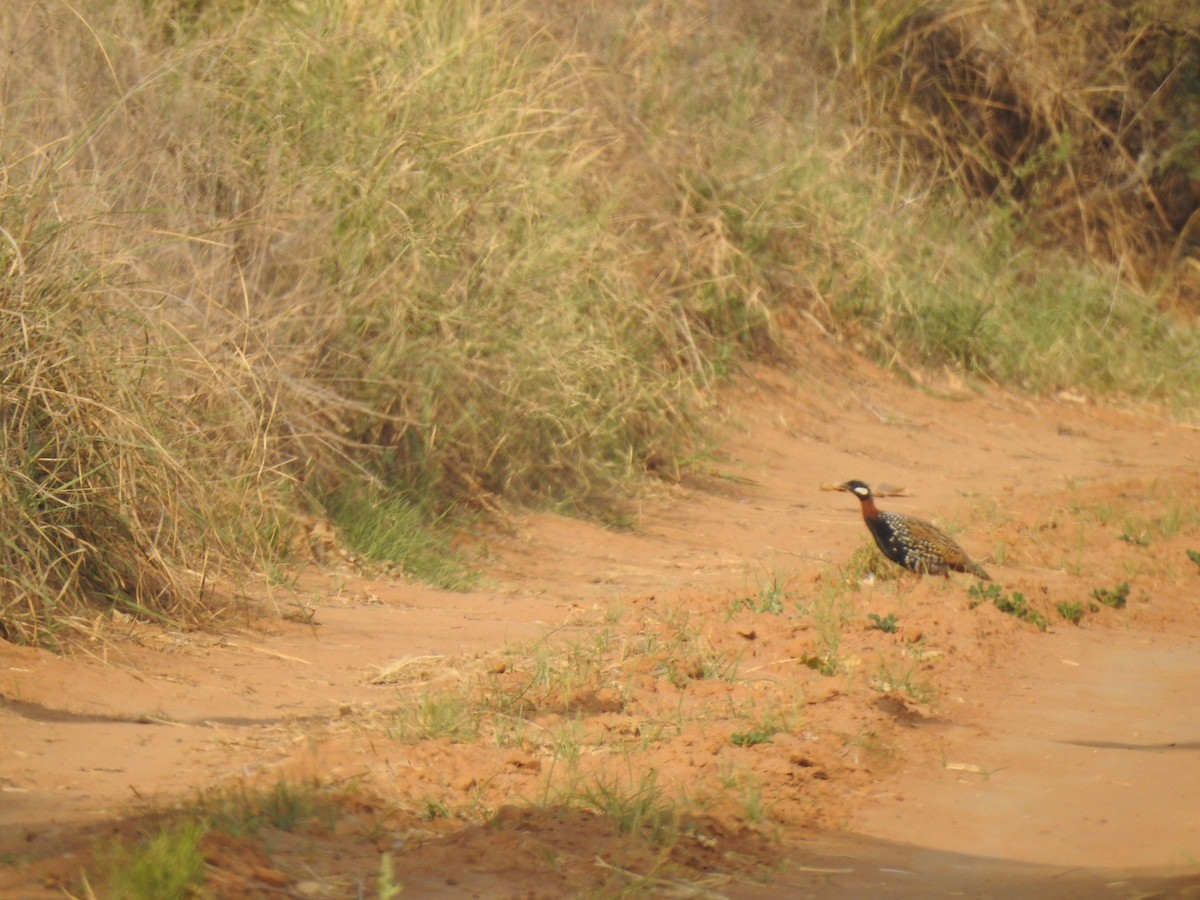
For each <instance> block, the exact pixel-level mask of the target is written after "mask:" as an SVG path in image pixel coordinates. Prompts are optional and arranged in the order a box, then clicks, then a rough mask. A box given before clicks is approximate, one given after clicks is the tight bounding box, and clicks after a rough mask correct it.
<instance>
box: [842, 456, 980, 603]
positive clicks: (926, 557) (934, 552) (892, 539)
mask: <svg viewBox="0 0 1200 900" xmlns="http://www.w3.org/2000/svg"><path fill="white" fill-rule="evenodd" d="M838 489H839V490H843V491H849V492H850V493H852V494H854V496H856V497H858V499H859V501H860V502H861V503H862V515H863V521H864V522H866V523H867V528H869V529H870V531H871V536H872V537H873V538H875V543H876V544H878V545H879V549H880V550H882V551H883V555H884V556H886V557H887V558H888V559H890V560H891V561H892V562H894V563H897V564H899V565H901V566H903V567H904V568H906V569H908V570H909V571H910V572H916V573H917V574H918V575H944V576H945V577H946V578H949V577H950V572H951V571H954V572H964V573H966V574H968V575H975V576H977V577H979V578H982V579H983V580H984V581H991V580H992V576H991V575H989V574H988V573H987V572H986V571H984V569H983V567H982V566H981V565H979V563H977V562H975V560H973V559H971V557H969V556H967V554H966V552H965V551H964V550H963V548H962V547H960V546H958V544H956V543H955V542H954V539H953V538H951V537H950V536H949V535H947V534H945V533H943V532H942V531H940V530H939V529H938V528H936V527H934V526H933V525H931V524H930V523H929V522H926V521H925V520H924V519H918V518H915V517H913V516H906V515H903V514H901V513H894V512H882V511H881V510H880V509H879V508H878V507H877V506H876V505H875V495H874V494H872V493H871V489H870V488H869V487H867V485H865V484H863V483H862V482H861V481H858V480H857V479H855V480H853V481H847V482H845V483H843V484H839V485H838Z"/></svg>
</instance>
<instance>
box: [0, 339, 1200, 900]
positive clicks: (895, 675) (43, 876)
mask: <svg viewBox="0 0 1200 900" xmlns="http://www.w3.org/2000/svg"><path fill="white" fill-rule="evenodd" d="M805 352H807V351H805ZM809 355H810V357H814V358H812V359H811V361H810V362H809V363H808V364H806V367H805V369H804V371H803V372H802V373H799V374H796V373H793V374H782V373H779V372H776V371H772V370H765V369H762V370H755V371H751V372H748V373H746V374H745V375H744V376H743V377H741V378H740V379H739V381H738V383H737V384H736V385H734V386H731V387H729V388H727V389H725V390H724V391H723V392H722V394H721V397H720V400H719V404H715V405H714V408H713V410H712V412H711V415H712V416H713V417H714V421H715V422H716V424H717V425H718V426H719V430H720V433H721V434H723V435H724V441H723V443H722V444H721V445H720V446H719V447H717V448H715V449H714V451H713V453H712V454H711V455H710V456H709V457H708V458H707V459H706V460H705V461H704V462H701V463H699V464H697V465H696V466H694V467H693V469H692V470H690V471H689V472H687V473H686V474H685V476H684V479H683V481H682V482H681V483H680V484H678V485H665V486H663V487H662V488H661V489H657V490H655V491H653V492H652V493H651V495H650V496H648V497H647V498H646V499H644V500H643V501H641V503H640V504H639V505H638V508H637V509H636V515H635V520H636V527H635V529H634V530H632V531H631V532H627V533H620V532H612V531H605V530H603V529H601V528H599V527H597V526H594V525H591V524H588V523H583V522H578V521H571V520H563V519H559V518H555V517H552V516H546V515H530V516H523V517H521V518H519V519H516V520H514V521H513V522H512V523H510V525H511V527H509V528H507V529H504V530H501V531H489V532H480V533H476V534H471V535H466V536H464V538H463V550H464V552H465V553H467V554H468V555H469V556H470V557H471V558H473V559H475V560H477V565H478V568H479V570H480V571H481V573H482V575H483V578H482V581H481V584H480V586H479V587H478V588H477V589H476V590H473V591H471V592H469V593H464V594H458V593H449V592H442V591H436V590H431V589H429V588H425V587H421V586H418V585H413V584H409V583H407V582H405V581H403V580H402V579H387V578H378V577H376V578H370V577H365V576H363V575H362V574H361V573H359V572H356V571H355V570H354V569H353V568H352V567H349V566H345V565H341V566H339V565H335V564H332V563H330V564H328V565H326V566H325V567H324V568H322V569H321V570H318V571H311V572H306V573H303V575H302V576H301V577H300V578H299V579H298V580H297V582H296V584H295V585H293V586H291V587H290V588H288V589H276V590H275V591H273V592H271V593H270V594H269V595H268V594H264V595H263V596H261V597H258V598H256V601H255V603H254V604H253V605H252V606H251V607H250V608H252V609H253V610H254V611H255V612H254V613H253V614H252V613H250V612H247V614H246V615H245V616H244V617H242V618H240V619H239V620H238V621H237V622H235V623H233V624H231V625H230V626H229V627H227V628H225V629H222V630H220V631H209V632H190V633H175V632H169V631H162V630H156V629H152V628H149V627H146V626H144V625H136V624H134V623H116V624H114V625H112V626H110V627H108V628H106V629H103V630H98V631H97V636H96V639H95V640H93V641H85V642H82V643H81V644H80V645H79V646H78V647H77V648H75V649H74V650H73V652H71V653H70V654H69V655H67V656H54V655H51V654H48V653H45V652H41V651H36V650H31V649H25V648H18V647H12V646H9V645H6V644H3V643H0V791H2V793H0V863H3V868H0V895H2V896H5V897H8V896H12V897H43V896H44V897H51V896H59V897H61V896H63V891H64V890H66V891H68V892H70V893H74V894H75V895H77V896H82V895H83V893H82V892H81V889H80V887H79V885H80V880H79V877H80V872H81V871H83V870H86V871H87V872H88V874H89V881H91V882H92V883H93V884H97V883H102V882H103V878H104V867H103V863H102V862H101V861H100V858H99V857H97V856H95V855H94V853H93V851H95V850H97V848H104V847H108V846H110V845H111V844H112V843H113V841H114V840H116V839H117V838H119V837H121V836H127V835H132V834H135V833H136V834H143V833H146V832H148V831H150V832H152V831H153V830H154V829H155V828H156V827H158V826H157V825H156V824H155V823H156V822H158V821H159V819H158V818H156V816H159V815H160V814H161V812H162V810H164V809H168V808H170V807H172V806H174V805H176V804H178V803H180V802H190V803H195V802H197V800H196V798H197V797H198V796H200V795H204V796H210V797H211V796H226V795H229V796H232V795H236V794H237V792H238V791H243V793H244V792H245V791H246V790H249V789H250V788H249V787H248V786H261V787H263V789H265V790H269V789H270V786H271V785H274V784H278V783H280V779H281V778H282V779H286V780H287V781H285V782H284V783H291V784H305V783H306V782H305V779H309V778H311V779H315V781H316V782H319V784H320V785H322V786H323V787H321V788H319V789H318V788H312V789H311V790H312V792H313V793H314V794H316V795H319V797H321V798H325V797H326V796H328V803H329V808H328V809H327V810H326V812H325V813H324V814H323V815H319V816H317V818H316V819H315V820H314V821H312V822H309V823H307V824H305V825H304V826H303V827H299V828H295V829H291V830H289V829H287V828H283V827H276V826H268V827H264V828H262V829H259V830H257V831H255V832H254V833H248V834H245V835H239V836H228V835H225V834H216V833H214V834H212V835H210V836H209V837H208V838H206V839H205V844H204V849H205V853H206V856H207V858H208V861H209V882H208V883H209V887H210V891H211V892H212V894H213V896H221V897H225V896H229V897H258V896H263V897H267V896H272V897H279V896H294V897H343V896H344V897H353V896H375V892H376V885H377V883H378V872H379V870H380V865H381V860H383V859H384V858H385V856H386V859H387V860H388V861H389V863H390V864H391V866H392V868H393V872H394V878H395V880H397V881H399V882H402V883H403V885H404V888H405V891H404V894H403V896H417V897H487V898H491V897H497V898H499V897H559V896H568V895H580V894H587V895H595V896H617V895H627V894H638V893H641V894H642V895H644V896H694V897H720V896H724V897H746V898H754V897H764V898H765V897H775V896H795V897H804V896H813V897H856V896H895V897H929V896H949V895H954V896H972V897H986V896H995V897H1011V896H1023V897H1080V896H1106V897H1133V896H1147V895H1154V896H1200V704H1198V703H1197V702H1196V698H1197V696H1200V695H1198V693H1197V686H1198V685H1200V564H1197V563H1195V562H1193V561H1192V560H1191V559H1190V558H1189V557H1188V555H1187V551H1188V550H1193V549H1194V550H1200V513H1198V512H1197V509H1198V507H1197V497H1198V496H1200V465H1198V464H1200V443H1198V442H1200V433H1198V432H1197V431H1196V430H1195V429H1194V428H1192V427H1188V426H1182V425H1176V424H1172V423H1170V422H1169V421H1167V420H1166V419H1165V418H1162V417H1159V416H1154V415H1151V414H1135V413H1131V412H1119V411H1114V410H1112V409H1106V408H1101V407H1097V406H1095V405H1092V404H1089V403H1086V402H1080V400H1079V399H1078V398H1070V397H1064V398H1059V399H1050V400H1039V401H1030V400H1028V399H1026V398H1023V397H1019V396H1014V395H1009V394H1006V393H1003V392H999V391H991V390H969V389H967V388H965V387H963V386H961V385H957V384H954V383H950V382H947V383H944V384H936V385H928V386H918V387H913V386H907V385H902V384H898V383H896V382H895V381H893V380H891V379H888V378H886V377H884V376H882V375H880V374H879V373H877V372H876V371H874V370H872V369H871V368H869V367H867V366H864V365H863V364H862V363H861V362H858V361H856V360H855V359H853V358H851V357H849V356H845V355H842V354H840V353H837V352H829V351H824V350H820V351H818V350H815V349H814V350H813V351H812V353H811V354H809ZM849 478H861V479H863V480H865V481H867V482H868V483H871V484H872V485H873V486H876V487H877V489H878V488H880V487H887V488H892V489H895V490H896V491H897V495H896V496H889V497H886V498H883V499H881V500H880V505H881V506H882V507H883V508H885V509H892V510H895V511H898V512H907V513H912V514H916V515H920V516H922V517H925V518H930V519H933V520H935V521H937V522H938V523H939V524H941V525H942V526H944V527H946V528H947V529H949V530H951V531H952V532H953V533H954V534H955V536H956V538H957V539H958V540H959V542H960V543H961V544H962V545H963V546H964V547H965V548H966V549H967V550H968V552H970V553H971V555H972V556H974V557H975V558H976V559H977V560H979V561H980V562H982V563H983V564H984V565H985V567H986V568H988V569H989V571H990V572H991V574H992V576H993V578H994V579H995V582H994V583H995V584H996V585H997V588H996V590H997V591H999V596H1000V598H1001V599H1012V598H1014V597H1016V596H1018V595H1019V596H1020V598H1021V599H1023V600H1024V602H1025V603H1026V605H1027V607H1028V608H1029V609H1032V610H1034V611H1037V612H1039V613H1040V614H1042V615H1043V616H1044V617H1045V619H1046V621H1047V622H1048V623H1049V628H1048V629H1047V630H1045V631H1043V630H1040V629H1039V628H1037V627H1036V626H1035V625H1034V624H1032V623H1030V622H1029V621H1022V620H1020V619H1019V618H1017V617H1016V616H1013V615H1010V614H1006V613H1004V612H1002V611H1001V610H1000V609H999V608H997V606H996V605H995V603H994V602H993V600H995V599H996V597H995V596H983V597H980V596H978V595H972V593H971V590H972V588H973V587H974V586H975V585H976V582H975V580H974V579H973V578H969V577H966V576H955V577H953V578H951V579H941V578H926V579H924V580H918V579H916V578H913V577H905V578H900V579H895V578H889V577H885V575H881V577H878V578H866V577H856V569H855V568H854V564H853V563H852V557H854V558H861V556H862V551H863V548H864V547H865V546H866V542H867V532H866V530H865V528H864V526H863V523H862V520H861V518H860V515H859V511H858V504H857V502H856V501H855V499H854V498H853V497H852V496H851V495H849V494H845V493H836V492H829V491H824V490H822V489H821V488H822V485H827V484H829V483H833V482H838V481H842V480H845V479H849ZM1122 583H1126V584H1128V585H1129V589H1128V592H1127V599H1126V603H1125V605H1124V606H1123V607H1121V608H1111V607H1109V606H1107V605H1104V604H1101V603H1099V602H1097V599H1096V597H1095V595H1094V592H1096V591H1100V592H1104V591H1107V592H1108V593H1107V594H1104V593H1102V594H1101V596H1103V597H1106V598H1112V597H1113V596H1114V595H1116V594H1118V593H1119V586H1120V585H1121V584H1122ZM1060 604H1075V605H1077V607H1078V609H1079V610H1080V611H1082V613H1083V615H1082V619H1081V621H1080V623H1079V624H1072V623H1070V622H1068V621H1067V620H1066V619H1064V618H1063V617H1062V616H1061V614H1060V613H1059V612H1058V610H1057V607H1058V606H1059V605H1060ZM1093 607H1094V609H1093ZM872 614H873V615H874V616H876V620H872V619H870V616H871V615H872ZM306 617H310V618H306ZM883 621H888V622H890V623H894V625H895V628H894V630H890V629H889V630H886V631H885V630H882V629H880V628H878V627H874V624H875V623H876V622H883ZM222 792H224V794H223V793H222ZM100 895H101V896H102V895H103V894H102V893H101V894H100Z"/></svg>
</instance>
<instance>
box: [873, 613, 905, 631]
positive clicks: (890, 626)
mask: <svg viewBox="0 0 1200 900" xmlns="http://www.w3.org/2000/svg"><path fill="white" fill-rule="evenodd" d="M867 618H868V619H870V621H871V627H872V628H877V629H878V630H880V631H882V632H883V633H884V634H895V633H896V631H897V630H898V629H899V628H900V620H899V619H898V618H896V614H895V613H888V614H887V615H886V616H882V617H881V616H880V615H879V614H878V613H867Z"/></svg>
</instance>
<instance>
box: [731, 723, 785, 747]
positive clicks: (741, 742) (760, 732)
mask: <svg viewBox="0 0 1200 900" xmlns="http://www.w3.org/2000/svg"><path fill="white" fill-rule="evenodd" d="M778 733H779V729H778V728H775V727H773V726H771V725H762V726H760V727H758V728H752V729H750V730H749V731H735V732H734V733H733V734H732V735H730V738H729V741H730V743H732V744H733V746H735V747H753V746H754V745H755V744H767V743H770V741H771V738H773V737H774V736H775V735H776V734H778Z"/></svg>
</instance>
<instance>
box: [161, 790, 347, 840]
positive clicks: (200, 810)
mask: <svg viewBox="0 0 1200 900" xmlns="http://www.w3.org/2000/svg"><path fill="white" fill-rule="evenodd" d="M336 808H337V807H336V802H335V800H334V798H333V797H332V795H331V794H330V793H329V792H328V791H327V790H326V789H325V788H323V787H322V786H321V785H319V784H317V783H316V782H294V781H286V780H282V779H281V780H279V781H277V782H275V783H274V784H273V785H271V786H270V787H265V788H264V787H257V786H253V785H249V784H245V783H240V784H237V785H235V786H234V787H231V788H219V789H213V790H209V791H205V792H203V793H201V794H200V795H199V797H198V798H197V799H196V800H195V801H194V802H193V803H191V804H189V805H188V806H186V807H185V808H184V812H185V813H186V814H187V815H190V816H193V817H196V818H202V819H203V820H204V821H205V822H207V823H208V826H209V827H210V828H212V829H213V830H214V831H220V832H223V833H225V834H231V835H235V836H246V835H253V834H257V833H258V832H259V831H260V830H262V829H263V828H275V829H278V830H280V831H295V830H297V829H299V828H302V827H304V826H305V825H307V824H309V823H310V822H313V821H321V822H326V823H328V822H329V820H330V819H331V818H332V817H333V816H334V815H335V814H336Z"/></svg>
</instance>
